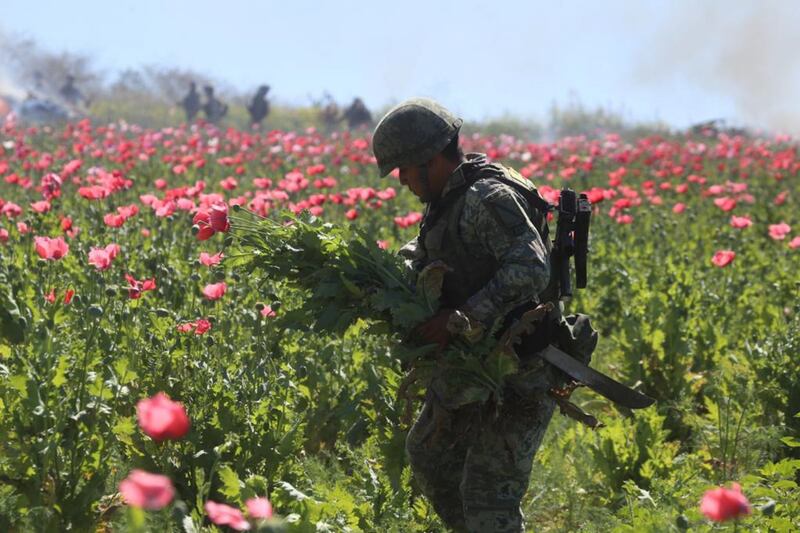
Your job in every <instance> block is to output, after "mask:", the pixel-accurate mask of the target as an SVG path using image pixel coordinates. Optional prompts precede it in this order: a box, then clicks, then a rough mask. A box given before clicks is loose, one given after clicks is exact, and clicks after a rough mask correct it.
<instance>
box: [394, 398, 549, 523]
mask: <svg viewBox="0 0 800 533" xmlns="http://www.w3.org/2000/svg"><path fill="white" fill-rule="evenodd" d="M554 407H555V403H554V402H553V400H552V399H551V398H550V397H548V396H547V395H546V394H545V393H541V394H539V395H536V396H534V397H530V396H529V397H527V398H525V399H524V401H523V399H522V398H520V397H519V396H515V395H514V394H513V393H511V394H509V397H508V398H507V400H506V404H505V405H504V406H503V408H502V409H501V412H500V415H499V417H497V419H494V417H492V416H491V415H490V414H489V413H486V412H485V411H486V408H485V407H484V406H480V405H477V404H471V405H467V406H464V407H461V408H459V409H456V410H455V411H447V410H445V409H444V408H443V407H442V406H441V404H440V403H439V402H438V401H437V400H436V399H435V396H434V395H433V394H432V392H431V391H429V392H428V397H427V399H426V401H425V405H424V407H423V409H422V412H421V413H420V415H419V417H418V418H417V420H416V422H415V423H414V425H413V426H412V428H411V431H410V432H409V434H408V437H407V439H406V452H407V454H408V457H409V461H410V464H411V468H412V470H413V472H414V475H415V478H416V480H417V482H418V483H419V485H420V488H421V489H422V492H423V494H425V496H426V497H427V498H428V499H429V500H430V501H431V503H432V505H433V508H434V509H435V510H436V513H437V514H438V515H439V516H440V517H441V519H442V521H443V522H444V523H445V524H446V525H447V526H448V527H449V528H451V529H452V530H454V531H456V532H481V533H494V532H496V533H505V532H519V531H523V530H524V523H523V515H522V511H521V509H520V502H521V501H522V497H523V496H524V495H525V492H526V490H527V489H528V480H529V478H530V474H531V466H532V463H533V457H534V455H535V454H536V451H537V450H538V448H539V446H540V445H541V443H542V438H543V437H544V434H545V431H546V429H547V425H548V423H549V422H550V418H551V417H552V415H553V409H554Z"/></svg>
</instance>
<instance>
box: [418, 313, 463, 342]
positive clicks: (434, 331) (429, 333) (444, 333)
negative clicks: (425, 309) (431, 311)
mask: <svg viewBox="0 0 800 533" xmlns="http://www.w3.org/2000/svg"><path fill="white" fill-rule="evenodd" d="M451 314H453V309H442V310H440V311H439V312H438V313H436V314H435V315H433V316H432V317H431V318H429V319H428V320H427V321H426V322H424V323H423V324H421V325H419V326H417V328H416V329H415V330H414V335H415V336H416V337H417V338H419V339H420V340H422V341H424V342H425V343H427V344H436V345H438V346H439V351H442V350H444V349H445V348H447V345H448V344H450V337H451V333H450V331H448V329H447V322H448V320H450V315H451Z"/></svg>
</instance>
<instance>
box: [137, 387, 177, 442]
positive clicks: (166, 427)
mask: <svg viewBox="0 0 800 533" xmlns="http://www.w3.org/2000/svg"><path fill="white" fill-rule="evenodd" d="M136 416H137V418H138V420H139V427H140V428H142V431H144V432H145V433H146V434H147V435H148V436H149V437H151V438H152V439H153V440H155V441H157V442H160V441H162V440H165V439H170V440H178V439H180V438H182V437H184V436H185V435H186V434H187V433H188V432H189V427H190V425H191V424H190V422H189V416H188V415H187V414H186V409H184V407H183V405H182V404H181V403H180V402H173V401H172V400H170V399H169V396H167V395H166V394H164V393H163V392H159V393H158V394H156V395H155V396H153V397H152V398H147V399H144V400H139V402H138V403H137V404H136Z"/></svg>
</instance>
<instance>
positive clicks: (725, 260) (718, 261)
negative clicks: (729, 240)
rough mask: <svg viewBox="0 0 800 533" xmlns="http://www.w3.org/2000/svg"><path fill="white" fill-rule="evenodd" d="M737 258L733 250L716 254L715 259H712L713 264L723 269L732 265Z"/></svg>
mask: <svg viewBox="0 0 800 533" xmlns="http://www.w3.org/2000/svg"><path fill="white" fill-rule="evenodd" d="M735 257H736V252H734V251H733V250H720V251H718V252H717V253H715V254H714V257H712V258H711V262H712V263H714V264H715V265H716V266H718V267H720V268H722V267H724V266H727V265H729V264H731V262H732V261H733V260H734V258H735Z"/></svg>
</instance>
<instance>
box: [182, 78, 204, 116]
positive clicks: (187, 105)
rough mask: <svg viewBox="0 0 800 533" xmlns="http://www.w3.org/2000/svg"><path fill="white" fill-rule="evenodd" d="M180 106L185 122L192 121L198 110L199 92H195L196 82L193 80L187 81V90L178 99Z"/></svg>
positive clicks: (199, 105)
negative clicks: (184, 114)
mask: <svg viewBox="0 0 800 533" xmlns="http://www.w3.org/2000/svg"><path fill="white" fill-rule="evenodd" d="M180 106H181V107H182V108H183V111H184V112H185V113H186V122H192V121H194V118H195V117H196V116H197V114H198V113H199V112H200V107H201V104H200V93H198V92H197V84H196V83H195V82H193V81H192V82H190V83H189V92H188V93H186V96H184V97H183V100H181V101H180Z"/></svg>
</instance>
